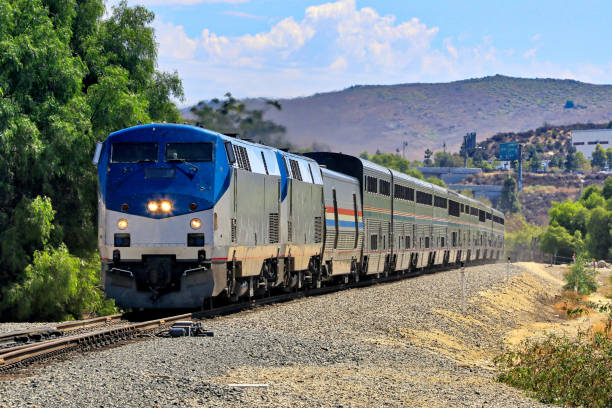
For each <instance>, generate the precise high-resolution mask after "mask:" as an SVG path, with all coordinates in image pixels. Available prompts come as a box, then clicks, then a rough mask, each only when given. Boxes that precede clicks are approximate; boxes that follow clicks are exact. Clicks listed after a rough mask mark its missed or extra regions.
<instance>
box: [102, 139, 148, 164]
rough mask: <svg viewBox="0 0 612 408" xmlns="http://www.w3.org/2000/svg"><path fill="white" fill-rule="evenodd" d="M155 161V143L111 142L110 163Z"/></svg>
mask: <svg viewBox="0 0 612 408" xmlns="http://www.w3.org/2000/svg"><path fill="white" fill-rule="evenodd" d="M154 161H157V143H113V148H112V152H111V163H138V162H154Z"/></svg>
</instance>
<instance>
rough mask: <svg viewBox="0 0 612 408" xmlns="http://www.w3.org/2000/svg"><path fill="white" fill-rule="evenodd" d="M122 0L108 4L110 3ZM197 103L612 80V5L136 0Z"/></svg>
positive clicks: (161, 60) (556, 0)
mask: <svg viewBox="0 0 612 408" xmlns="http://www.w3.org/2000/svg"><path fill="white" fill-rule="evenodd" d="M117 1H118V0H109V1H108V3H107V5H109V6H112V5H113V4H116V3H117ZM128 3H129V4H130V5H136V4H140V5H144V6H146V7H147V8H149V9H150V10H152V11H153V12H154V13H155V16H156V17H155V21H154V23H153V27H154V28H155V31H156V38H157V42H158V44H159V56H158V67H159V69H161V70H163V71H177V72H178V74H179V76H180V77H181V79H182V80H183V86H184V88H185V101H182V102H181V103H180V104H181V105H188V104H192V103H195V102H197V101H200V100H204V99H211V98H214V97H222V96H223V95H224V94H225V93H226V92H231V93H232V94H233V95H234V96H237V97H240V98H243V97H270V98H286V97H298V96H308V95H312V94H314V93H317V92H327V91H334V90H341V89H344V88H347V87H349V86H352V85H356V84H359V85H365V84H397V83H409V82H448V81H454V80H461V79H467V78H477V77H483V76H487V75H495V74H502V75H509V76H519V77H528V78H564V79H565V78H569V79H576V80H579V81H584V82H591V83H599V84H603V83H605V84H610V83H612V53H610V52H609V51H610V46H609V39H610V38H612V24H610V22H609V18H610V16H612V2H611V1H609V0H607V1H603V0H601V1H600V0H583V1H566V0H528V1H525V0H512V1H510V0H507V1H506V0H487V1H483V0H463V1H456V0H395V1H392V0H339V1H332V2H325V1H323V0H284V1H283V0H128Z"/></svg>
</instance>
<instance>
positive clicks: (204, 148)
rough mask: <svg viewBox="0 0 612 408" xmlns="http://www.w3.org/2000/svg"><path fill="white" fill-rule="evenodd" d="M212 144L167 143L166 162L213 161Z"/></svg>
mask: <svg viewBox="0 0 612 408" xmlns="http://www.w3.org/2000/svg"><path fill="white" fill-rule="evenodd" d="M212 151H213V146H212V143H167V144H166V161H174V160H176V161H187V162H207V161H212Z"/></svg>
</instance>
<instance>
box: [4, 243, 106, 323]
mask: <svg viewBox="0 0 612 408" xmlns="http://www.w3.org/2000/svg"><path fill="white" fill-rule="evenodd" d="M98 273H99V259H98V258H97V255H96V256H94V257H92V258H91V259H88V260H86V261H83V260H81V259H79V258H77V257H75V256H73V255H70V253H69V252H68V249H67V248H66V247H65V246H64V245H60V247H59V248H58V249H53V250H50V251H37V252H35V253H34V260H33V262H32V264H31V265H29V266H28V267H27V268H26V269H25V278H24V279H23V280H22V281H21V282H20V283H16V284H14V285H13V286H11V287H10V289H9V290H8V293H7V296H6V300H5V302H4V303H5V305H4V307H5V308H8V309H9V310H11V312H12V316H13V317H14V318H16V319H18V320H28V321H31V320H40V321H50V320H51V321H53V320H72V319H78V318H80V317H81V316H82V315H83V313H87V314H108V313H112V312H114V311H116V309H115V308H114V303H113V301H112V300H107V299H104V295H103V293H102V291H101V290H100V289H98V288H96V287H95V286H96V284H97V283H98ZM92 288H94V289H92Z"/></svg>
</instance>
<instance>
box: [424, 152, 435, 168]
mask: <svg viewBox="0 0 612 408" xmlns="http://www.w3.org/2000/svg"><path fill="white" fill-rule="evenodd" d="M432 154H433V152H432V151H431V150H429V149H427V150H425V153H424V154H423V157H424V158H425V160H423V165H425V166H427V167H429V166H431V165H432V164H433V162H432V161H431V155H432Z"/></svg>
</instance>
